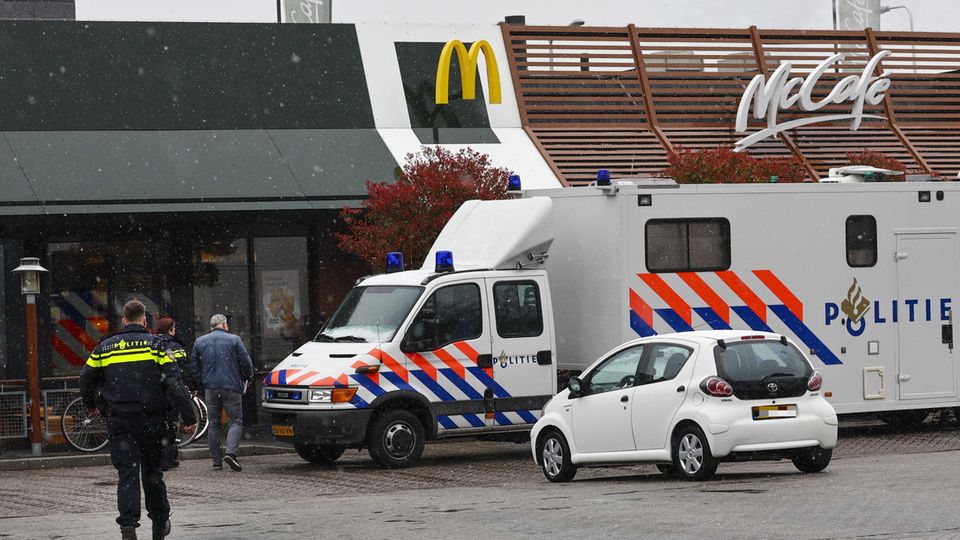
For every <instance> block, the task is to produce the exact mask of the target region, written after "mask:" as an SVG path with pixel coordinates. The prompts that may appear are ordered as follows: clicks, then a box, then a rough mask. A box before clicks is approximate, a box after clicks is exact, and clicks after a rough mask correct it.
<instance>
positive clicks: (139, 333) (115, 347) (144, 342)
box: [80, 324, 196, 425]
mask: <svg viewBox="0 0 960 540" xmlns="http://www.w3.org/2000/svg"><path fill="white" fill-rule="evenodd" d="M98 387H99V388H100V393H101V394H102V396H103V398H104V400H106V402H107V408H108V413H109V414H110V416H139V415H148V414H163V413H164V410H165V409H166V406H167V396H171V397H172V398H173V399H174V402H175V404H176V407H177V409H178V410H179V411H180V414H181V416H182V417H183V419H184V422H185V423H186V424H188V425H189V424H193V423H196V416H195V415H194V413H193V407H192V404H191V401H190V396H189V395H188V394H187V393H186V391H185V390H184V388H183V384H182V383H181V381H180V374H179V370H178V369H177V365H176V363H175V362H174V360H173V359H172V358H171V357H170V356H169V355H168V354H167V351H166V350H165V348H164V347H163V346H162V343H160V342H159V340H157V338H156V336H154V335H153V334H152V333H150V331H149V330H147V329H146V327H144V326H142V325H139V324H129V325H127V326H124V327H123V329H122V330H120V331H119V332H117V333H116V334H113V335H111V336H109V337H107V338H105V339H104V340H103V341H101V342H100V343H99V344H98V345H97V346H96V348H94V349H93V353H91V354H90V358H89V359H88V360H87V363H86V365H84V366H83V369H81V370H80V394H81V396H82V397H83V404H84V406H86V407H87V408H93V407H94V406H95V399H96V393H97V388H98Z"/></svg>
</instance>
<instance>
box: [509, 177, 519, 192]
mask: <svg viewBox="0 0 960 540" xmlns="http://www.w3.org/2000/svg"><path fill="white" fill-rule="evenodd" d="M507 191H520V175H519V174H511V175H510V179H509V180H507Z"/></svg>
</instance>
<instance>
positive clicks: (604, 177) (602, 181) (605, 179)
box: [597, 169, 610, 186]
mask: <svg viewBox="0 0 960 540" xmlns="http://www.w3.org/2000/svg"><path fill="white" fill-rule="evenodd" d="M597 185H598V186H609V185H610V171H609V170H607V169H600V170H599V171H597Z"/></svg>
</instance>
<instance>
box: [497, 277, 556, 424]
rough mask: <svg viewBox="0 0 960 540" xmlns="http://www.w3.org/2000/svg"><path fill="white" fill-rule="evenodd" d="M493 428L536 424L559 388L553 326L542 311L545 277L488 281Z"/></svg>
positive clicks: (545, 291) (545, 293)
mask: <svg viewBox="0 0 960 540" xmlns="http://www.w3.org/2000/svg"><path fill="white" fill-rule="evenodd" d="M486 282H487V284H486V286H487V297H488V298H489V299H490V305H491V307H492V309H491V311H490V314H489V317H490V327H491V329H492V331H491V338H490V339H491V352H492V353H493V358H492V366H491V367H490V368H489V369H488V370H486V371H487V372H488V373H489V374H490V376H491V378H492V381H493V384H492V385H491V391H492V393H493V398H494V400H495V401H494V410H495V412H496V413H495V415H494V424H495V425H497V426H511V425H525V424H532V423H534V422H536V420H537V418H539V417H540V410H541V409H542V408H543V404H544V403H546V402H547V400H549V399H550V397H551V396H552V395H553V393H554V391H555V389H554V384H555V382H554V381H556V374H555V369H554V360H555V359H554V351H553V350H552V343H553V339H552V335H551V332H553V326H552V324H551V320H550V317H549V315H550V314H549V313H546V312H545V311H544V307H545V302H544V300H545V296H546V295H547V294H548V292H547V284H546V279H545V278H544V276H542V275H540V276H537V275H533V276H529V277H528V276H517V277H509V278H507V277H504V278H487V279H486Z"/></svg>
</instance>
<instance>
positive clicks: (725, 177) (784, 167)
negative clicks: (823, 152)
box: [660, 146, 808, 184]
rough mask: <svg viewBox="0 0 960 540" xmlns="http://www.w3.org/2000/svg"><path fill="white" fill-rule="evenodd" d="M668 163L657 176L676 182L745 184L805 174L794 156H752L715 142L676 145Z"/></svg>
mask: <svg viewBox="0 0 960 540" xmlns="http://www.w3.org/2000/svg"><path fill="white" fill-rule="evenodd" d="M667 160H668V161H669V163H670V165H669V166H668V167H667V168H666V169H664V170H663V171H661V172H660V176H663V177H666V178H673V179H674V180H676V182H677V183H678V184H744V183H760V182H769V181H770V179H771V177H773V176H776V177H777V181H778V182H803V181H804V180H805V179H806V178H807V176H808V174H807V172H806V170H805V169H804V168H803V164H802V163H801V162H800V160H799V159H797V158H795V157H787V158H755V157H753V156H751V155H750V154H747V153H746V152H734V151H733V150H732V149H731V148H728V147H724V146H718V147H716V148H704V149H701V150H695V149H692V148H684V147H683V146H677V147H676V148H675V149H674V150H673V151H672V152H670V153H669V154H668V155H667Z"/></svg>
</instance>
